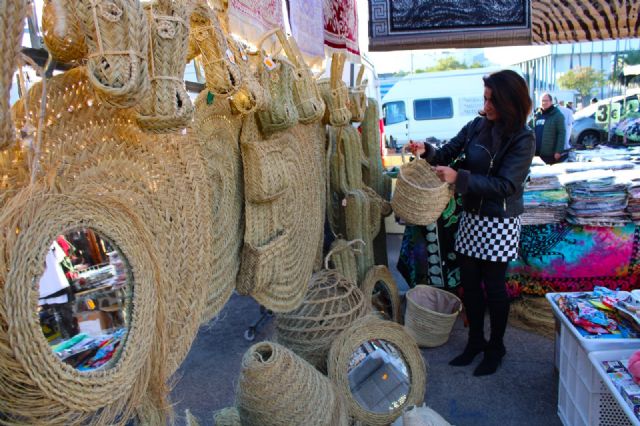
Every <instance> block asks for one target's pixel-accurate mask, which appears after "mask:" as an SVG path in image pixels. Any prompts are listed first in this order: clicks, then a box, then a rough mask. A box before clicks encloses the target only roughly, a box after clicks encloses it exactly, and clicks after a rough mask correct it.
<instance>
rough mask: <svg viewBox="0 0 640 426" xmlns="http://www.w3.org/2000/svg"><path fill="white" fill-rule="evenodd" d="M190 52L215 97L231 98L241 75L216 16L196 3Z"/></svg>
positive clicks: (236, 89) (205, 6) (210, 10)
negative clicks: (197, 58)
mask: <svg viewBox="0 0 640 426" xmlns="http://www.w3.org/2000/svg"><path fill="white" fill-rule="evenodd" d="M188 51H189V52H190V53H189V54H188V55H187V56H188V57H189V56H192V55H194V54H195V55H200V57H201V61H202V65H203V67H204V74H205V78H206V86H207V89H208V90H209V91H210V92H211V93H214V94H216V95H224V96H232V95H233V94H235V93H236V92H237V91H238V89H240V87H241V85H242V73H241V72H240V68H239V67H238V65H237V64H236V63H235V59H233V54H232V52H231V50H230V49H229V45H228V44H227V38H226V37H225V35H224V33H223V31H222V28H221V27H220V21H219V19H218V17H217V14H216V12H215V11H214V10H213V9H211V8H210V7H209V5H208V4H205V2H198V4H197V5H196V7H195V9H194V11H193V13H192V14H191V33H190V34H189V48H188Z"/></svg>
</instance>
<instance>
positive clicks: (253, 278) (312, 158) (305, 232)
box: [236, 115, 324, 312]
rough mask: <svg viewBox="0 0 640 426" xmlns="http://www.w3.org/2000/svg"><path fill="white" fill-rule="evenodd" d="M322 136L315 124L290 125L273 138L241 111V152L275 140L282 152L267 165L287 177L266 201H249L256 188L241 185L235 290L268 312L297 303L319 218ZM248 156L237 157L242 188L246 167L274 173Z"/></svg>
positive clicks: (311, 260)
mask: <svg viewBox="0 0 640 426" xmlns="http://www.w3.org/2000/svg"><path fill="white" fill-rule="evenodd" d="M323 140H324V132H323V128H322V126H321V125H320V124H319V123H316V124H310V125H298V126H295V127H293V128H291V129H289V130H287V131H286V132H283V133H280V134H278V135H277V137H275V139H265V138H264V137H263V136H262V135H261V133H260V131H259V130H258V126H257V123H256V120H255V117H254V116H251V115H250V116H247V117H246V118H245V120H244V123H243V127H242V132H241V135H240V143H241V146H243V152H244V151H245V147H246V146H248V145H255V144H256V142H258V144H265V146H266V145H271V144H274V143H275V144H277V147H278V148H277V149H280V150H281V151H282V156H281V158H280V160H281V162H279V163H277V164H276V163H273V162H270V165H273V167H274V168H275V167H278V168H279V170H278V173H281V174H282V173H285V172H286V174H288V177H289V180H288V181H289V184H288V185H287V187H286V190H285V191H284V192H283V193H282V194H281V195H279V196H278V197H276V198H274V199H272V200H271V201H268V202H259V203H256V202H252V198H251V197H250V196H249V195H248V194H250V193H255V192H256V191H254V190H253V189H251V190H250V189H246V190H245V192H246V193H247V197H245V215H244V218H245V232H244V246H243V249H242V256H241V259H242V260H241V266H240V272H239V274H238V280H237V284H236V289H237V291H238V292H239V293H240V294H250V295H251V296H253V297H254V298H255V299H256V300H257V301H258V302H259V303H260V304H262V305H263V306H265V307H267V308H269V309H271V310H273V311H274V312H288V311H291V310H293V309H295V308H296V307H298V306H299V305H300V304H301V303H302V300H303V298H304V295H305V292H306V289H307V284H308V281H309V277H310V276H311V273H312V270H313V263H314V259H315V256H316V251H317V247H318V246H319V244H320V241H321V238H322V224H323V222H322V218H323V217H324V211H323V208H324V204H323V199H321V198H320V197H319V195H320V196H321V195H323V194H324V191H323V189H322V185H323V182H322V158H321V157H320V156H319V154H320V150H319V149H318V148H317V147H318V146H319V145H321V144H322V143H323ZM294 141H295V142H294ZM248 160H249V158H243V164H244V170H245V185H246V186H247V187H248V186H249V185H250V184H251V183H250V182H249V181H247V177H248V175H247V173H248V170H249V169H252V168H255V167H262V168H263V171H264V175H265V176H266V175H267V174H269V173H274V172H275V171H274V170H271V171H270V170H268V168H269V166H268V165H266V164H265V165H260V164H255V163H250V162H248ZM280 160H279V161H280ZM271 182H276V180H275V179H271ZM263 195H264V194H263ZM263 198H265V197H263ZM254 200H255V199H254Z"/></svg>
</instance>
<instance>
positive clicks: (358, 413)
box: [328, 315, 427, 425]
mask: <svg viewBox="0 0 640 426" xmlns="http://www.w3.org/2000/svg"><path fill="white" fill-rule="evenodd" d="M369 340H384V341H385V342H387V343H390V344H391V345H393V346H394V347H395V348H396V349H398V351H399V352H400V355H401V356H402V360H403V361H404V362H405V364H406V365H407V370H408V373H409V378H410V388H409V392H408V394H407V397H406V399H405V401H404V402H403V403H401V404H400V405H399V406H398V407H394V408H393V410H390V411H389V412H386V413H374V412H372V411H368V410H366V409H364V408H363V407H362V406H360V404H359V403H358V402H357V401H356V399H355V398H354V397H353V396H352V394H351V388H350V386H349V371H348V366H349V363H350V362H351V356H352V355H353V353H354V351H355V350H356V349H357V348H358V347H359V346H360V345H362V344H363V343H365V342H368V341H369ZM328 367H329V378H330V379H331V381H332V382H333V383H335V384H336V386H337V388H338V390H339V391H340V392H342V393H343V394H344V395H345V396H346V399H347V407H348V409H349V414H350V416H351V417H352V418H353V419H354V420H355V421H356V422H358V421H359V422H362V423H364V424H366V425H388V424H389V423H391V422H393V421H394V420H395V419H396V418H397V417H398V416H400V415H401V414H402V411H403V410H404V409H405V408H406V407H408V406H410V405H420V404H421V403H422V401H423V398H424V394H425V387H426V381H427V368H426V366H425V361H424V359H423V358H422V354H421V353H420V350H419V349H418V346H417V345H416V343H415V341H414V340H413V338H412V337H411V336H409V335H408V334H407V333H406V331H404V329H403V328H402V326H400V325H398V324H396V323H394V322H391V321H385V320H381V319H379V318H376V317H375V316H373V315H367V316H365V317H362V318H360V319H358V320H356V321H355V322H354V323H353V324H352V325H351V327H349V328H348V329H346V330H345V331H343V332H342V333H341V334H340V335H339V336H338V337H337V338H336V339H335V341H334V342H333V344H332V345H331V350H330V351H329V357H328Z"/></svg>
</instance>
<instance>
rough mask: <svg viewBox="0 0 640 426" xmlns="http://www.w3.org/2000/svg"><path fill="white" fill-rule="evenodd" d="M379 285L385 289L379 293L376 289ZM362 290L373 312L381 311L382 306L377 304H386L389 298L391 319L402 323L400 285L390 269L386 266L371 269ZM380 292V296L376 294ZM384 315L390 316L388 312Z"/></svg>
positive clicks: (361, 287)
mask: <svg viewBox="0 0 640 426" xmlns="http://www.w3.org/2000/svg"><path fill="white" fill-rule="evenodd" d="M378 285H381V286H382V287H383V288H384V289H383V290H380V291H377V290H376V287H377V286H378ZM360 289H361V290H362V294H364V296H365V298H366V299H367V300H369V301H370V302H371V306H372V309H373V311H378V310H380V309H379V308H380V306H378V304H377V302H378V301H380V302H382V303H384V300H383V298H384V297H385V296H387V297H388V298H389V302H391V306H389V307H388V308H390V310H391V318H389V319H391V320H393V321H395V322H398V323H400V322H401V321H402V315H401V314H400V294H399V293H398V284H397V283H396V280H395V279H394V278H393V275H391V271H389V268H387V267H386V266H384V265H376V266H373V267H371V269H369V272H367V276H366V277H365V278H364V281H363V282H362V284H361V285H360ZM378 292H379V293H380V294H379V295H378V294H376V293H378ZM385 293H386V295H385ZM372 296H373V297H372ZM383 313H384V314H385V316H386V315H387V314H388V312H383Z"/></svg>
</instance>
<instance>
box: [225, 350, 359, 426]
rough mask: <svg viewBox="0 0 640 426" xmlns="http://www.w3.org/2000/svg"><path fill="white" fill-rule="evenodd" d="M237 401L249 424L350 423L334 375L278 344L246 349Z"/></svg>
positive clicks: (334, 425) (242, 417)
mask: <svg viewBox="0 0 640 426" xmlns="http://www.w3.org/2000/svg"><path fill="white" fill-rule="evenodd" d="M236 401H237V402H236V403H237V406H238V412H239V414H240V421H241V423H242V425H245V426H254V425H255V426H257V425H260V426H289V425H309V426H346V425H348V424H349V422H348V418H347V415H346V412H345V409H344V408H345V407H344V405H343V402H342V400H341V395H340V394H339V393H337V392H336V390H335V388H334V387H333V385H332V384H331V382H330V381H329V379H327V378H326V377H325V376H323V375H322V374H321V373H320V372H318V371H317V370H316V369H314V368H313V366H311V365H310V364H309V363H307V362H306V361H304V360H303V359H302V358H300V357H298V356H297V355H296V354H294V353H293V352H291V351H290V350H288V349H287V348H285V347H283V346H281V345H278V344H277V343H271V342H261V343H257V344H255V345H253V346H252V347H250V348H249V350H248V351H247V352H246V353H245V355H244V357H243V358H242V370H241V372H240V381H239V384H238V391H237V395H236Z"/></svg>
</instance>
